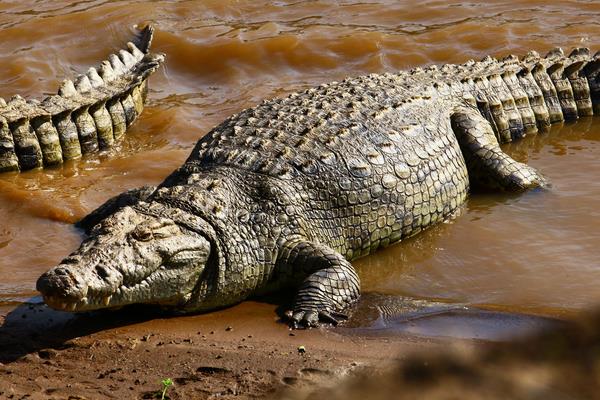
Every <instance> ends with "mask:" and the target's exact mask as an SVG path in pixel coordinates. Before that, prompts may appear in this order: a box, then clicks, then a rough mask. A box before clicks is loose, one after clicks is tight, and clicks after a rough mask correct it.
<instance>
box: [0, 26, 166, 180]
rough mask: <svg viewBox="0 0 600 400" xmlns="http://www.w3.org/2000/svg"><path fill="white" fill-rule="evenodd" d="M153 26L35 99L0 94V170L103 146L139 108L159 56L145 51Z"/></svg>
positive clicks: (51, 160) (120, 133)
mask: <svg viewBox="0 0 600 400" xmlns="http://www.w3.org/2000/svg"><path fill="white" fill-rule="evenodd" d="M153 31H154V30H153V28H152V27H151V26H146V27H145V28H144V29H142V30H140V32H139V34H138V36H137V37H136V38H135V39H134V41H133V42H129V43H127V47H128V50H120V51H119V52H118V54H111V55H110V57H109V59H108V61H103V62H102V63H101V65H100V67H99V68H98V69H96V68H90V69H89V70H88V71H87V73H86V74H83V75H80V76H78V77H77V78H76V79H75V82H74V83H73V81H71V80H65V81H64V82H63V84H62V85H61V87H60V89H59V90H58V94H57V95H54V96H50V97H47V98H46V99H44V100H42V101H41V102H40V101H37V100H28V101H26V100H25V99H23V98H22V97H20V96H18V95H17V96H13V97H12V98H11V99H10V100H9V101H8V103H7V102H6V101H5V100H4V99H2V98H0V172H4V171H19V170H28V169H32V168H38V167H44V166H49V165H56V164H61V163H62V162H63V161H65V160H71V159H75V158H79V157H81V155H82V154H86V153H92V152H97V151H98V150H102V149H106V148H109V147H110V146H112V145H113V143H114V142H115V141H118V140H119V139H120V138H121V137H122V136H123V134H124V133H125V131H126V129H127V128H128V127H129V126H130V125H131V124H132V123H133V122H134V121H135V119H136V118H137V116H138V115H139V114H140V113H141V112H142V110H143V108H144V102H145V100H146V94H147V90H148V87H147V79H148V77H149V76H150V74H152V72H154V71H155V70H156V69H157V68H158V67H159V66H160V64H161V63H162V62H163V60H164V55H162V54H152V53H150V52H149V50H150V44H151V43H152V36H153Z"/></svg>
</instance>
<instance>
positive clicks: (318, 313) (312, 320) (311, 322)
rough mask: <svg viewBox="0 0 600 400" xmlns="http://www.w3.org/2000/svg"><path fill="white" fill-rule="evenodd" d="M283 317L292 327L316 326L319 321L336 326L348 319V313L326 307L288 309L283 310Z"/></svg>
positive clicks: (305, 327)
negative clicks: (320, 308)
mask: <svg viewBox="0 0 600 400" xmlns="http://www.w3.org/2000/svg"><path fill="white" fill-rule="evenodd" d="M285 317H286V319H287V321H288V323H289V325H290V328H292V329H307V328H316V327H318V326H319V325H320V324H321V323H326V324H331V325H333V326H337V325H338V324H339V323H340V322H342V321H346V320H347V319H348V315H346V314H344V313H340V312H337V311H330V310H326V309H322V310H318V309H309V310H302V309H295V310H288V311H286V312H285Z"/></svg>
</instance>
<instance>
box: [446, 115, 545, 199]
mask: <svg viewBox="0 0 600 400" xmlns="http://www.w3.org/2000/svg"><path fill="white" fill-rule="evenodd" d="M451 124H452V129H453V131H454V133H455V135H456V137H457V139H458V143H459V144H460V149H461V151H462V153H463V156H464V158H465V162H466V164H467V170H468V172H469V181H470V183H471V185H472V186H480V187H481V186H483V187H486V188H490V189H501V190H506V191H522V190H526V189H530V188H534V187H544V186H547V184H548V183H547V181H546V179H545V178H544V177H543V176H542V175H541V174H540V173H539V172H538V171H537V170H535V169H534V168H532V167H530V166H528V165H526V164H523V163H520V162H518V161H515V160H513V159H512V158H511V157H510V156H508V154H506V153H504V152H503V151H502V149H500V146H499V144H498V140H497V139H496V136H495V135H494V131H493V129H492V126H491V125H490V123H489V122H488V121H487V120H486V119H485V118H483V117H482V116H481V114H479V112H478V111H477V110H475V109H471V108H468V107H460V108H459V109H457V110H456V111H455V112H454V113H453V114H452V116H451Z"/></svg>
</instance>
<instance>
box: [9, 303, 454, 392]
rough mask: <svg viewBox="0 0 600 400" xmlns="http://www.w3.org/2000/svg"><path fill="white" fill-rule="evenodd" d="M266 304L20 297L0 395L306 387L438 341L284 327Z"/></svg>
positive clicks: (11, 326)
mask: <svg viewBox="0 0 600 400" xmlns="http://www.w3.org/2000/svg"><path fill="white" fill-rule="evenodd" d="M276 308H277V306H274V305H271V304H268V303H262V302H244V303H242V304H240V305H238V306H235V307H232V308H229V309H227V310H223V311H220V312H218V313H209V314H204V315H196V316H184V317H171V318H168V317H165V316H161V315H157V314H156V313H154V314H153V313H151V312H149V311H148V310H139V309H138V310H124V311H122V312H115V313H107V314H103V315H98V314H94V315H89V316H80V317H72V316H70V315H69V314H65V313H59V312H55V311H52V310H49V309H48V308H46V307H45V306H41V305H22V306H20V307H18V308H17V309H14V310H12V311H10V313H9V314H8V316H6V315H3V316H2V317H0V324H1V326H2V327H1V328H0V363H1V364H0V398H14V399H20V398H25V397H24V396H25V395H30V397H27V398H29V399H48V398H54V399H67V398H73V399H75V398H85V399H102V398H112V399H125V398H154V397H152V396H153V395H154V393H156V392H157V391H158V389H160V387H161V384H160V381H161V380H163V379H166V378H171V379H172V380H173V381H174V386H173V387H172V388H171V389H170V390H169V395H170V398H172V399H192V398H193V399H205V398H215V397H219V398H236V399H238V398H256V397H264V396H275V397H277V395H278V393H279V391H281V390H282V389H283V388H285V387H295V388H296V387H297V388H300V387H304V386H307V387H316V385H323V384H327V383H331V382H332V381H333V380H337V379H340V378H341V377H344V376H346V375H348V374H352V373H354V372H357V371H360V370H362V369H364V368H365V367H367V366H371V365H377V366H380V367H384V366H385V365H386V364H387V363H390V362H392V361H393V360H395V359H396V358H397V357H404V356H405V355H406V354H408V353H410V352H413V351H415V350H418V349H431V348H436V347H437V348H441V347H442V346H443V347H447V341H444V340H440V339H433V338H430V339H424V338H418V337H415V336H409V335H397V334H394V335H391V336H390V335H387V336H381V335H378V336H376V337H373V336H372V337H370V338H369V337H359V336H355V335H344V334H340V333H338V332H336V331H335V330H327V329H318V330H304V331H290V330H288V329H287V327H286V326H285V325H284V324H282V323H279V322H277V319H278V317H277V314H276V313H275V310H276ZM7 311H8V310H7V309H6V308H3V309H0V313H2V314H4V313H6V312H7ZM301 348H303V349H304V352H303V351H302V350H300V351H299V349H301ZM11 396H13V397H11ZM77 396H79V397H77Z"/></svg>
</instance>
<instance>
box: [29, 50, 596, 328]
mask: <svg viewBox="0 0 600 400" xmlns="http://www.w3.org/2000/svg"><path fill="white" fill-rule="evenodd" d="M599 71H600V57H599V56H598V55H591V53H590V51H589V50H588V49H585V48H578V49H575V50H573V52H572V53H570V54H569V56H566V55H565V53H563V51H562V50H560V49H557V50H553V51H551V52H550V53H549V54H548V55H547V56H545V57H541V56H540V55H539V54H538V53H536V52H530V53H529V54H527V55H526V56H524V57H522V58H520V59H519V58H518V57H516V56H512V55H511V56H508V57H505V58H504V59H501V60H498V59H495V58H492V57H489V56H488V57H486V58H484V59H483V60H482V61H479V62H476V61H472V60H471V61H468V62H466V63H464V64H461V65H444V66H441V67H439V66H435V65H434V66H429V67H426V68H415V69H413V70H411V71H402V72H397V73H384V74H371V75H366V76H360V77H352V78H347V79H345V80H343V81H341V82H331V83H328V84H322V85H320V86H318V87H314V88H310V89H307V90H305V91H301V92H297V93H292V94H290V95H289V96H287V97H285V98H275V99H271V100H265V101H263V102H262V103H260V104H259V105H257V106H255V107H253V108H249V109H245V110H243V111H241V112H239V113H237V114H235V115H233V116H231V117H229V118H227V119H226V120H225V121H223V122H222V123H221V124H219V125H218V126H216V127H215V128H213V129H212V130H211V131H210V132H208V133H207V134H206V135H205V136H204V137H202V138H201V139H200V140H199V141H198V142H197V144H196V145H195V147H194V149H193V150H192V152H191V154H190V156H189V158H188V159H187V160H186V161H185V162H184V164H183V165H182V166H181V167H179V168H178V169H177V170H175V171H174V172H173V173H171V174H170V175H169V176H168V177H167V178H166V179H165V180H164V181H163V182H162V183H161V184H160V185H158V186H157V187H144V188H140V189H132V190H129V191H127V192H125V193H123V194H121V195H118V196H116V197H114V198H112V199H110V200H108V201H107V202H106V203H105V204H104V205H102V206H101V207H100V208H98V209H97V210H96V211H94V212H92V213H91V214H90V215H88V216H87V217H85V218H84V219H83V220H82V221H81V222H80V224H79V226H80V227H82V228H84V229H86V232H87V234H88V236H87V238H85V239H84V240H83V242H82V244H81V246H80V247H79V249H78V250H76V251H75V252H73V253H72V254H71V255H70V256H68V257H67V258H65V259H64V260H63V261H62V262H61V263H60V264H59V265H57V266H55V267H54V268H52V269H50V270H49V271H47V272H46V273H44V274H43V275H42V276H41V277H40V278H39V279H38V281H37V289H38V290H39V291H40V292H41V293H42V294H43V298H44V301H45V302H46V303H47V304H48V305H49V306H50V307H52V308H55V309H57V310H65V311H74V312H80V311H87V310H95V309H104V308H118V307H122V306H125V305H128V304H134V303H141V304H149V305H156V306H158V307H164V308H167V309H176V310H179V311H181V312H204V311H209V310H214V309H217V308H222V307H226V306H230V305H233V304H236V303H238V302H241V301H243V300H244V299H247V298H248V297H250V296H253V295H262V294H264V293H268V292H272V291H282V290H289V291H292V292H294V293H295V297H294V299H293V303H292V304H293V305H292V306H291V307H290V309H289V310H288V311H287V312H286V313H284V315H285V316H287V318H289V323H290V324H291V325H292V326H293V327H314V326H318V325H320V324H322V323H328V324H329V323H331V324H337V323H338V322H340V321H342V320H343V319H344V318H346V317H347V315H346V310H347V309H348V307H349V306H350V305H352V304H353V303H355V302H356V301H357V300H358V298H359V293H360V283H359V277H358V275H357V273H356V271H355V269H354V268H353V266H352V264H351V261H352V260H354V259H356V258H358V257H362V256H366V255H367V254H370V253H372V252H374V251H375V250H377V249H378V248H380V247H384V246H388V245H390V244H392V243H396V242H399V241H401V240H403V239H405V238H408V237H411V236H413V235H416V234H417V233H419V232H421V231H422V230H424V229H426V228H427V227H429V226H431V225H433V224H435V223H439V222H442V221H445V220H448V219H451V218H453V217H454V216H455V215H456V214H457V211H459V210H460V208H461V206H462V205H463V204H464V203H465V201H466V199H467V195H468V192H469V190H470V188H472V187H480V188H483V189H485V190H505V191H517V192H518V191H523V190H527V189H531V188H546V187H548V181H547V180H546V179H545V178H544V177H543V176H542V175H541V174H540V173H539V172H538V171H536V170H535V169H534V168H532V167H530V166H527V165H525V164H522V163H519V162H517V161H515V160H513V159H512V158H510V157H509V156H508V155H507V154H505V153H504V152H503V151H502V150H501V148H500V146H499V144H500V143H505V142H507V141H511V140H514V139H517V138H520V137H523V136H524V135H527V134H534V133H535V132H538V131H540V132H543V131H544V130H546V129H547V127H548V126H549V125H550V124H551V123H553V122H560V121H564V120H573V119H576V118H580V117H585V116H589V115H593V114H594V113H598V112H600V80H599V79H598V73H599Z"/></svg>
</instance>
